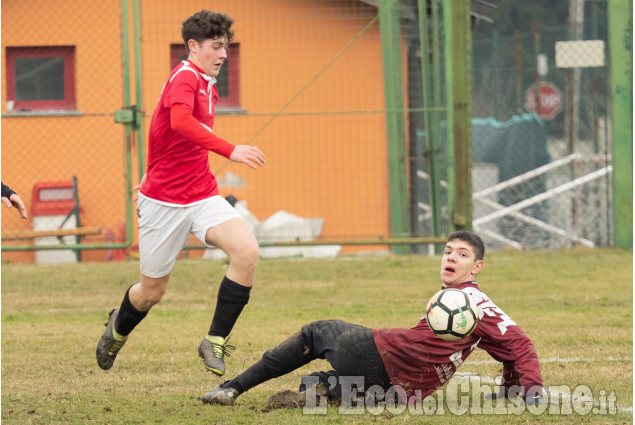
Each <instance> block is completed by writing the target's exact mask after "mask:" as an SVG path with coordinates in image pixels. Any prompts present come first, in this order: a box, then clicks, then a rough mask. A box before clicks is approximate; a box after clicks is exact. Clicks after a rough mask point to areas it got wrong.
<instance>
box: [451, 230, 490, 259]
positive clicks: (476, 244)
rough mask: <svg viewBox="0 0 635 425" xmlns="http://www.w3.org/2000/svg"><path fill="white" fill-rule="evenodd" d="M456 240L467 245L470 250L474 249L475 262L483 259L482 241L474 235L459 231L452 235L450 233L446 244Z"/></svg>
mask: <svg viewBox="0 0 635 425" xmlns="http://www.w3.org/2000/svg"><path fill="white" fill-rule="evenodd" d="M455 239H458V240H460V241H463V242H466V243H468V244H469V245H470V246H471V247H472V249H474V257H475V258H476V259H477V260H482V259H483V258H484V257H485V244H484V243H483V239H481V237H480V236H479V235H477V234H476V233H472V232H468V231H466V230H459V231H456V232H454V233H450V236H448V242H450V241H453V240H455Z"/></svg>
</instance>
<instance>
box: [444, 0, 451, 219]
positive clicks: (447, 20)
mask: <svg viewBox="0 0 635 425" xmlns="http://www.w3.org/2000/svg"><path fill="white" fill-rule="evenodd" d="M443 35H444V38H443V58H444V62H445V106H446V108H445V131H446V134H445V155H446V160H447V163H448V165H447V167H446V181H447V184H448V189H447V199H448V201H447V202H448V213H449V214H450V217H449V221H448V227H449V230H450V231H452V230H454V224H453V222H452V216H451V214H452V209H453V208H454V147H453V146H454V107H453V99H454V86H453V84H452V81H453V79H454V63H453V57H452V39H453V38H454V37H453V35H452V0H443Z"/></svg>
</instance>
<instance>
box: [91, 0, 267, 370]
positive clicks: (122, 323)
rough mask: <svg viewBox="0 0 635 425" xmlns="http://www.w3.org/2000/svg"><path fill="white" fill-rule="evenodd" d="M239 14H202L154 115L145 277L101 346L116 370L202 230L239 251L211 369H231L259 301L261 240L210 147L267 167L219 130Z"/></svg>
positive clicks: (144, 219)
mask: <svg viewBox="0 0 635 425" xmlns="http://www.w3.org/2000/svg"><path fill="white" fill-rule="evenodd" d="M232 24H233V19H232V18H230V17H229V16H227V15H225V14H221V13H215V12H211V11H208V10H202V11H200V12H197V13H195V14H194V15H192V16H191V17H189V18H188V19H186V20H185V21H184V22H183V24H182V28H181V34H182V37H183V41H184V43H185V46H186V49H187V51H188V58H187V60H185V61H183V62H182V63H181V64H179V65H178V66H177V67H175V68H174V70H172V72H171V74H170V76H169V78H168V80H167V82H166V83H165V85H164V87H163V90H162V91H161V96H160V98H159V102H158V105H157V107H156V109H155V110H154V114H153V115H152V121H151V124H150V135H149V139H148V168H147V171H146V175H145V176H144V177H143V179H142V181H141V184H140V185H139V195H138V201H137V215H138V225H139V254H140V268H141V281H140V282H139V283H136V284H134V285H132V286H131V287H130V288H129V289H128V290H127V291H126V293H125V295H124V298H123V301H122V303H121V307H120V308H119V309H115V310H113V311H112V312H111V313H110V316H109V318H108V323H107V324H106V331H105V332H104V334H103V336H102V337H101V339H100V341H99V343H98V345H97V350H96V352H97V363H98V364H99V366H100V367H101V368H102V369H104V370H106V369H109V368H110V367H112V364H113V363H114V361H115V358H116V356H117V353H118V352H119V350H120V349H121V347H122V346H123V344H124V343H125V342H126V340H127V338H128V335H129V334H130V332H132V330H133V329H134V328H135V326H137V325H138V324H139V323H140V322H141V320H143V318H144V317H145V316H146V315H147V313H148V311H149V310H150V308H151V307H152V306H153V305H155V304H157V303H158V302H159V301H161V298H162V297H163V294H164V293H165V290H166V287H167V284H168V280H169V278H170V272H171V270H172V267H173V265H174V262H175V260H176V257H177V255H178V254H179V252H180V251H181V249H182V248H183V246H184V244H185V243H186V241H187V239H188V235H189V234H190V233H192V234H193V235H194V236H196V237H197V238H198V239H199V240H200V241H201V242H203V243H204V244H205V245H206V246H208V247H218V248H220V249H222V250H223V251H224V252H225V253H226V254H227V255H228V257H229V267H228V269H227V273H226V274H225V277H224V278H223V280H222V282H221V284H220V288H219V290H218V298H217V302H216V311H215V313H214V316H213V319H212V324H211V327H210V330H209V332H208V333H207V334H206V336H205V338H204V339H203V341H202V342H201V344H200V345H199V348H198V352H199V355H200V356H201V357H202V358H203V362H204V364H205V367H206V368H207V369H208V370H209V371H211V372H213V373H215V374H217V375H221V376H222V375H223V374H224V373H225V363H224V357H225V355H226V354H227V350H228V349H232V348H233V347H232V346H230V345H227V337H228V335H229V333H230V331H231V330H232V328H233V326H234V324H235V323H236V320H237V319H238V317H239V315H240V313H241V312H242V310H243V307H244V306H245V305H246V304H247V302H248V300H249V293H250V290H251V286H252V284H253V280H254V274H255V271H256V266H257V263H258V257H259V248H258V242H257V241H256V238H255V236H254V235H253V233H252V232H251V230H250V229H249V227H248V225H247V223H246V222H245V220H244V219H243V218H242V216H241V215H240V214H239V213H238V212H237V211H236V210H235V209H234V208H233V207H232V206H231V205H230V204H229V203H228V202H227V201H226V200H225V199H224V198H223V197H222V196H220V195H219V192H218V187H217V183H216V179H215V177H214V175H213V174H212V172H211V170H210V167H209V157H208V154H209V151H212V152H214V153H216V154H218V155H221V156H223V157H225V158H228V159H229V160H231V161H234V162H238V163H242V164H245V165H247V166H249V167H251V168H254V169H255V168H257V167H259V166H263V165H264V164H265V156H264V154H263V153H262V152H261V151H260V149H258V147H254V146H249V145H237V146H236V145H233V144H231V143H229V142H227V141H225V140H224V139H222V138H220V137H218V136H216V135H215V134H214V133H213V131H212V128H213V126H214V104H215V102H216V101H217V100H218V89H217V88H216V85H215V84H216V79H215V77H216V76H217V75H218V73H219V71H220V68H221V66H222V65H223V62H224V60H225V59H226V58H227V47H228V45H229V43H231V41H232V38H233V35H234V33H233V31H232V29H231V26H232Z"/></svg>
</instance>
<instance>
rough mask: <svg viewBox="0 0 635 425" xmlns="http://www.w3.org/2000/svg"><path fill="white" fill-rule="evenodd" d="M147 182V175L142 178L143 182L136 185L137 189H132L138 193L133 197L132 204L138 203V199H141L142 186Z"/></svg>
mask: <svg viewBox="0 0 635 425" xmlns="http://www.w3.org/2000/svg"><path fill="white" fill-rule="evenodd" d="M145 182H146V175H145V174H144V175H143V177H141V182H140V183H139V184H138V185H136V186H135V187H133V188H132V190H133V191H134V190H136V191H137V193H135V194H134V195H132V202H137V199H139V193H138V191H139V189H140V188H141V186H143V184H144V183H145Z"/></svg>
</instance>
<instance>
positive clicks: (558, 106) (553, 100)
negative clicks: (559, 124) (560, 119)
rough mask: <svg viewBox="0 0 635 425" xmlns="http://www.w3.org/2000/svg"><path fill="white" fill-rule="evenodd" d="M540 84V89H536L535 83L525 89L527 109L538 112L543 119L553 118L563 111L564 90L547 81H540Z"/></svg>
mask: <svg viewBox="0 0 635 425" xmlns="http://www.w3.org/2000/svg"><path fill="white" fill-rule="evenodd" d="M538 86H539V87H540V90H536V84H535V83H534V84H532V85H531V87H529V88H528V89H527V91H525V110H527V112H532V113H536V114H538V115H539V116H540V118H542V119H543V120H552V119H554V118H555V117H556V115H558V114H559V113H560V111H562V92H561V91H560V89H558V87H556V86H555V85H554V84H552V83H548V82H545V81H541V82H540V83H538ZM536 97H538V99H536ZM536 106H538V107H536Z"/></svg>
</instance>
